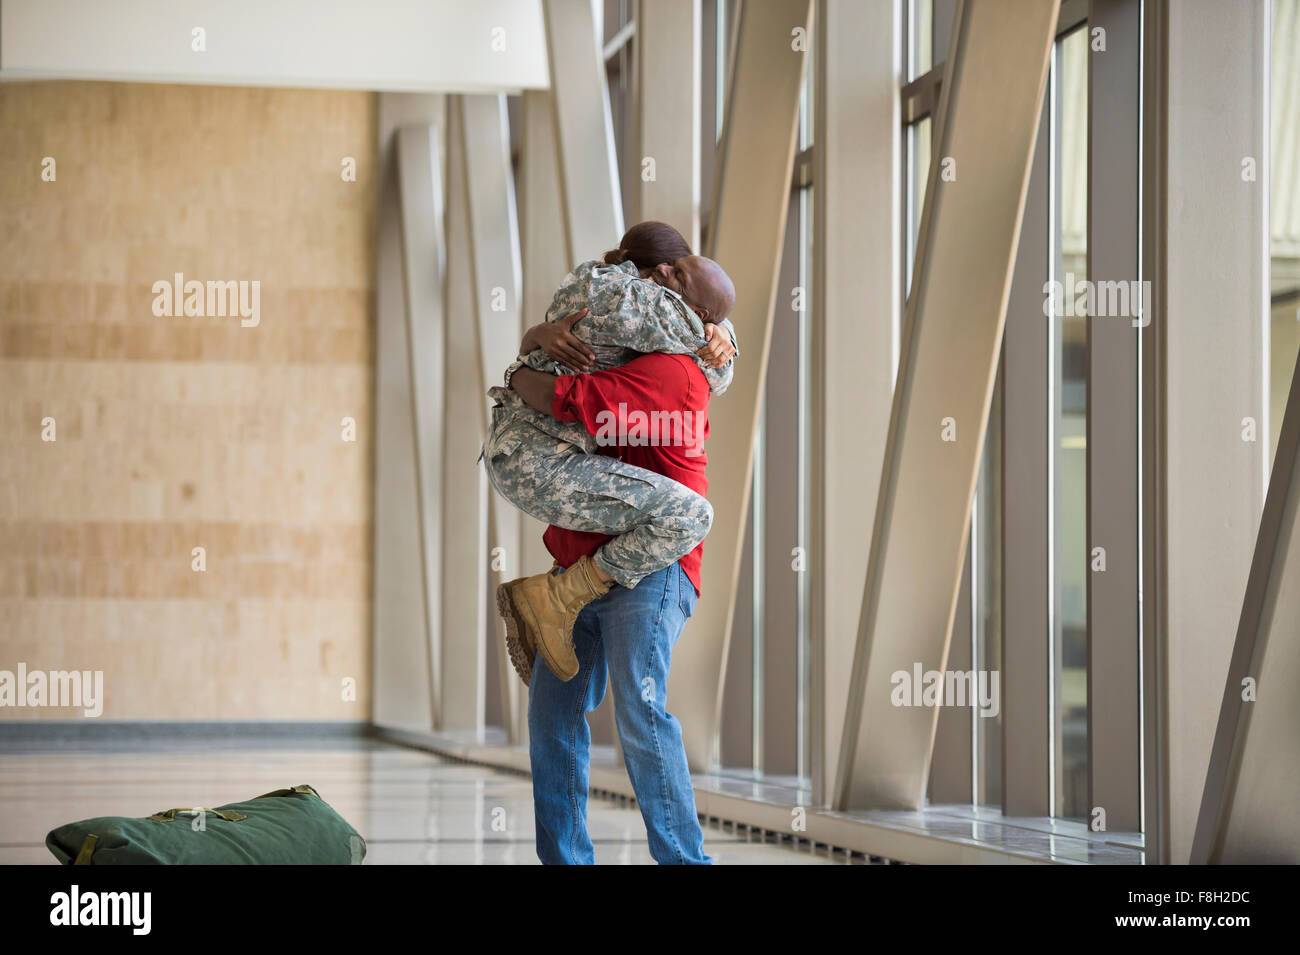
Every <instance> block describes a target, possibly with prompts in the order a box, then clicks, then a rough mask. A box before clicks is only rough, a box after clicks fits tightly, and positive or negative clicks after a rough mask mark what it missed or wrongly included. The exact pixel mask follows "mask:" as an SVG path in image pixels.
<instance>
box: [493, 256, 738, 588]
mask: <svg viewBox="0 0 1300 955" xmlns="http://www.w3.org/2000/svg"><path fill="white" fill-rule="evenodd" d="M706 261H707V260H706ZM711 264H712V263H711ZM714 267H715V268H716V265H715V266H714ZM717 271H718V272H719V273H721V269H720V268H719V269H717ZM721 275H722V277H723V278H724V279H725V273H721ZM726 285H727V287H728V288H729V286H730V281H729V280H726ZM692 304H693V303H692ZM582 309H586V310H587V316H586V317H585V318H583V319H582V320H581V321H580V322H578V324H577V325H575V326H574V328H573V334H574V335H575V336H576V337H577V338H579V339H580V340H581V341H582V342H583V343H585V344H586V345H587V346H588V348H589V349H590V351H591V352H592V354H593V355H595V361H594V362H593V364H592V366H591V367H590V368H589V369H588V370H590V371H600V370H603V369H606V368H613V367H616V366H619V365H623V364H626V363H627V362H628V361H630V360H631V359H633V358H635V357H636V356H637V355H639V354H647V353H650V352H663V353H667V354H678V355H691V356H693V357H694V358H695V360H696V362H697V363H698V364H699V365H700V367H701V370H702V371H703V373H704V376H705V378H706V379H707V380H708V382H709V390H710V392H711V393H712V394H722V393H723V392H724V391H726V389H727V386H728V385H730V384H731V378H732V373H733V371H734V364H735V360H734V357H733V358H732V359H731V360H729V361H728V362H727V363H726V364H725V365H724V366H722V367H721V368H712V367H710V366H709V365H708V364H707V363H706V362H704V361H703V360H701V359H700V358H699V357H698V356H697V355H696V352H697V351H698V350H699V349H700V348H702V347H703V346H704V344H705V340H706V339H705V335H704V325H703V323H702V322H701V320H700V318H699V316H698V315H697V314H696V312H695V311H694V309H693V308H692V305H688V304H687V303H686V302H685V301H684V300H683V298H682V296H681V295H680V294H678V293H677V292H676V291H674V290H673V289H671V288H666V287H665V286H663V285H660V284H658V283H657V282H655V281H652V280H650V279H643V278H642V277H641V276H640V273H639V271H638V269H637V267H636V265H635V264H633V263H632V262H624V263H622V264H619V265H607V264H605V263H604V262H602V261H601V260H592V261H590V262H584V263H583V264H581V265H579V266H578V267H577V268H575V269H574V270H573V271H572V272H570V273H569V274H568V275H567V276H565V278H564V281H563V283H562V284H561V285H560V288H559V290H558V291H557V292H556V293H555V297H554V300H553V301H552V303H551V307H550V308H549V309H548V310H547V313H546V320H547V321H548V322H557V321H559V320H561V319H563V318H564V317H566V316H568V315H571V314H573V313H575V312H579V311H581V310H582ZM719 324H722V325H725V326H726V327H727V330H728V332H729V333H730V335H731V337H732V341H733V343H734V341H735V331H734V328H732V326H731V323H730V322H729V321H727V320H726V319H725V318H723V319H722V320H721V321H720V322H719ZM522 362H523V363H525V364H527V365H528V366H529V367H531V368H534V369H536V370H538V371H542V372H545V373H547V374H552V375H561V374H574V372H573V370H572V369H570V368H568V367H566V366H564V365H562V364H560V363H559V362H557V361H555V360H553V359H551V358H550V357H548V356H547V355H546V353H545V352H544V351H542V350H541V349H540V348H538V349H534V350H533V351H532V352H530V353H529V354H528V355H527V356H526V357H525V358H524V359H522ZM488 395H489V396H490V397H491V398H492V399H493V400H494V402H495V404H494V407H493V408H492V420H491V425H490V429H489V434H488V439H487V441H486V442H485V443H484V446H483V453H482V459H483V460H484V461H485V463H486V466H487V474H488V479H489V480H490V481H491V483H492V486H493V487H495V488H496V489H497V491H499V492H500V493H501V495H502V496H503V497H505V498H506V499H507V500H508V501H510V502H511V503H512V504H514V505H515V506H516V507H518V508H519V509H520V510H522V511H525V512H526V513H528V514H531V515H532V516H533V517H535V518H537V519H538V520H541V521H543V522H545V523H547V524H555V525H557V526H559V527H564V528H567V529H569V530H577V531H589V532H593V533H601V534H612V535H617V536H616V537H615V539H614V540H612V541H609V542H608V543H606V544H605V545H604V546H603V547H602V548H601V549H600V550H599V551H598V552H597V553H596V555H595V557H594V558H592V560H593V562H594V563H595V565H596V567H597V568H599V570H600V571H601V572H602V573H603V575H604V576H605V577H608V578H610V579H612V580H613V581H614V582H615V583H618V584H621V585H622V586H624V587H629V588H631V587H635V586H636V585H637V583H638V582H639V581H640V580H641V579H642V578H643V577H646V576H648V575H649V574H652V573H655V572H656V571H658V570H662V569H663V568H665V567H667V566H669V565H671V564H673V563H674V562H676V561H677V560H679V559H680V558H681V557H683V556H684V555H686V554H688V553H690V552H691V551H692V550H694V549H695V548H696V546H698V545H699V544H700V542H701V541H703V540H704V537H705V535H706V534H708V531H709V527H710V526H711V525H712V522H713V507H712V505H710V504H709V502H708V501H707V500H706V499H705V498H704V497H702V496H701V495H699V494H697V493H695V492H694V491H692V490H691V489H690V488H688V487H686V486H685V485H682V484H679V483H678V482H676V481H674V480H672V479H671V478H667V477H664V476H663V475H662V474H655V473H654V472H653V471H647V470H645V469H644V468H638V467H634V466H632V465H629V464H625V463H623V462H621V461H618V460H616V459H613V458H610V457H608V456H605V455H600V454H597V453H596V452H597V451H598V450H599V447H600V441H599V439H598V438H597V437H595V436H593V435H591V434H589V433H588V432H587V430H586V429H585V428H584V427H583V426H582V424H581V423H580V422H562V421H557V420H556V419H555V418H553V417H551V416H550V415H547V414H543V413H542V412H539V411H536V410H534V409H532V408H529V407H528V406H527V405H526V404H524V402H523V400H522V399H521V398H520V397H519V395H518V394H516V393H515V392H514V391H512V390H510V389H509V388H503V387H496V388H492V389H491V390H489V392H488ZM686 430H687V431H688V432H689V430H690V429H689V427H688V428H687V429H686ZM702 438H703V436H702V435H699V436H697V438H696V440H701V439H702ZM687 441H688V443H689V441H690V438H687ZM688 453H689V452H688Z"/></svg>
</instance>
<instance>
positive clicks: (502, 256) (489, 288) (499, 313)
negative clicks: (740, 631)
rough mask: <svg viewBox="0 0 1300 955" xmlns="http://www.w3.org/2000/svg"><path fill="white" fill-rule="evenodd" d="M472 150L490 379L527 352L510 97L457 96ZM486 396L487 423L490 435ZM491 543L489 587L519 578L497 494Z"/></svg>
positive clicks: (512, 702)
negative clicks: (521, 348)
mask: <svg viewBox="0 0 1300 955" xmlns="http://www.w3.org/2000/svg"><path fill="white" fill-rule="evenodd" d="M457 105H458V108H459V109H460V120H461V129H462V143H463V148H464V150H465V157H464V158H465V172H466V184H467V190H466V196H467V198H468V201H469V233H470V241H469V248H470V261H471V264H472V269H473V276H474V313H475V316H476V318H477V326H478V345H479V356H480V362H481V366H480V367H481V369H482V380H483V381H484V382H486V383H495V382H496V381H498V380H500V378H501V375H502V373H503V372H504V371H505V368H506V366H507V365H509V364H510V362H511V361H512V360H514V357H515V355H517V354H518V353H519V338H520V336H521V334H522V328H521V326H520V310H519V297H520V276H519V269H520V265H519V227H518V222H517V218H516V214H515V192H514V173H513V171H512V169H511V165H510V134H509V127H508V125H507V122H508V120H507V115H506V99H505V96H504V94H484V95H477V96H461V97H458V98H457ZM489 404H490V402H489V401H488V399H487V397H486V395H484V397H483V399H482V402H481V408H482V409H483V410H482V412H481V415H482V417H481V421H482V422H483V427H484V432H483V433H484V434H486V424H487V409H488V406H489ZM488 499H489V509H488V534H489V539H488V546H489V556H490V559H491V568H492V575H491V577H490V578H489V585H490V586H493V587H495V586H496V585H497V584H498V583H501V582H503V581H506V580H510V579H512V578H514V577H517V576H518V568H519V512H518V511H517V510H516V509H515V507H514V505H512V504H510V503H509V502H508V501H506V500H505V499H504V498H502V497H501V496H500V495H499V494H497V493H496V492H495V491H492V492H490V493H489V495H488ZM494 621H495V624H496V628H497V632H498V636H499V640H498V641H497V643H496V645H495V653H494V656H495V659H496V661H497V666H496V671H497V672H496V674H494V677H495V678H496V679H497V680H499V681H500V686H501V700H502V705H503V708H504V709H505V710H506V712H507V726H506V729H507V732H508V733H509V734H510V738H511V740H512V741H517V740H518V739H519V738H520V734H521V733H522V732H524V727H525V723H526V718H525V712H524V710H525V707H526V697H525V696H523V695H522V694H521V692H520V691H521V690H522V689H523V684H522V683H520V682H519V679H518V678H517V677H516V676H515V674H514V671H513V669H512V668H511V666H510V661H509V658H508V656H507V654H506V653H505V652H504V647H505V630H504V624H503V623H502V622H501V620H500V618H497V617H495V615H494Z"/></svg>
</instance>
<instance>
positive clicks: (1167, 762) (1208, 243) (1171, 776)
mask: <svg viewBox="0 0 1300 955" xmlns="http://www.w3.org/2000/svg"><path fill="white" fill-rule="evenodd" d="M1144 9H1145V11H1146V14H1147V15H1148V16H1149V17H1150V19H1149V20H1148V22H1147V24H1146V29H1145V30H1144V33H1145V35H1146V36H1147V37H1149V38H1150V40H1151V43H1152V45H1151V47H1149V48H1148V50H1147V54H1146V56H1145V59H1144V73H1145V74H1146V76H1147V79H1148V81H1149V82H1150V83H1152V84H1153V87H1154V89H1152V88H1149V89H1148V94H1149V95H1147V96H1145V97H1144V102H1145V103H1146V104H1149V109H1150V116H1151V119H1150V122H1148V123H1146V127H1147V129H1148V132H1149V133H1150V135H1152V136H1153V137H1156V140H1157V141H1156V142H1155V143H1150V142H1149V143H1147V144H1146V147H1144V149H1143V156H1144V157H1145V159H1146V160H1147V161H1148V162H1149V163H1150V165H1149V167H1148V169H1147V170H1146V171H1145V172H1146V175H1147V177H1148V179H1147V181H1146V182H1145V183H1144V187H1143V195H1144V198H1146V199H1147V200H1148V201H1149V203H1150V206H1149V207H1148V209H1147V210H1146V213H1145V218H1146V221H1145V223H1144V233H1143V234H1144V236H1146V237H1147V238H1148V239H1149V241H1150V242H1151V243H1152V244H1151V245H1150V246H1148V247H1147V249H1145V250H1144V255H1143V269H1144V271H1146V272H1147V273H1148V275H1149V276H1150V277H1151V279H1152V281H1153V283H1154V287H1153V289H1152V296H1151V297H1152V302H1153V305H1154V308H1153V315H1152V321H1151V325H1150V326H1149V327H1148V328H1147V329H1145V330H1144V332H1143V334H1144V335H1145V336H1147V337H1145V338H1144V339H1143V342H1144V348H1143V359H1144V361H1146V362H1148V364H1146V365H1144V369H1143V381H1144V384H1146V385H1147V386H1148V387H1149V388H1150V389H1151V391H1150V392H1149V393H1148V394H1147V395H1146V396H1145V400H1144V407H1146V408H1149V409H1152V413H1153V415H1154V420H1151V421H1144V425H1143V436H1144V439H1146V440H1147V441H1148V442H1150V444H1149V447H1148V448H1146V449H1145V451H1146V454H1147V457H1146V459H1145V460H1144V467H1143V473H1144V477H1145V478H1146V479H1147V480H1148V481H1149V483H1148V485H1147V487H1146V488H1145V489H1144V495H1145V499H1144V505H1143V513H1144V517H1148V518H1149V520H1151V521H1152V522H1153V525H1152V526H1151V527H1150V528H1149V529H1148V535H1147V539H1148V541H1149V542H1150V547H1149V549H1148V551H1147V553H1149V555H1150V556H1151V559H1152V560H1153V562H1154V563H1153V564H1152V565H1151V566H1150V567H1148V568H1147V570H1148V577H1147V581H1146V584H1145V586H1144V591H1143V599H1144V609H1145V610H1147V611H1149V613H1150V616H1149V617H1147V618H1146V625H1145V628H1144V632H1145V635H1146V640H1145V645H1146V646H1147V647H1149V648H1150V650H1151V653H1152V655H1153V656H1152V658H1150V659H1148V660H1147V661H1146V665H1144V668H1143V674H1144V677H1145V678H1146V679H1147V680H1148V683H1147V687H1146V691H1145V693H1144V701H1145V702H1146V704H1147V707H1148V711H1147V714H1146V723H1147V726H1149V727H1151V728H1152V731H1153V732H1152V735H1151V736H1149V737H1148V745H1147V748H1146V752H1145V764H1146V765H1147V766H1148V767H1151V769H1152V770H1153V772H1155V773H1157V774H1160V775H1159V776H1158V778H1156V779H1150V778H1148V780H1147V799H1148V805H1147V807H1146V810H1147V811H1146V818H1147V835H1148V838H1149V839H1150V840H1151V842H1150V843H1149V845H1153V846H1154V847H1155V848H1154V850H1152V849H1148V852H1149V854H1150V855H1151V857H1152V858H1154V859H1155V860H1156V861H1160V862H1171V863H1175V864H1177V863H1183V862H1186V861H1187V860H1188V858H1189V857H1190V853H1191V849H1192V839H1193V833H1194V830H1195V825H1196V817H1197V812H1198V810H1199V807H1200V805H1201V801H1202V796H1203V793H1204V786H1205V772H1206V767H1207V766H1208V765H1209V761H1210V752H1211V745H1212V742H1213V739H1214V733H1215V727H1216V722H1217V719H1218V715H1219V705H1218V704H1219V701H1220V699H1221V698H1222V691H1223V686H1224V683H1225V679H1226V677H1227V674H1228V663H1229V659H1230V657H1231V654H1232V635H1233V633H1234V632H1236V630H1237V628H1238V625H1239V623H1240V615H1241V608H1242V599H1243V595H1244V594H1245V592H1246V581H1247V577H1248V574H1249V570H1250V563H1251V554H1252V553H1253V551H1254V548H1255V542H1256V530H1257V528H1258V527H1259V518H1260V513H1261V510H1262V507H1263V498H1264V483H1265V476H1266V473H1267V472H1266V470H1265V462H1266V459H1267V455H1268V435H1269V428H1268V399H1267V394H1266V384H1267V375H1266V365H1265V355H1266V346H1267V341H1268V338H1267V334H1268V333H1267V329H1268V321H1269V295H1268V268H1269V248H1268V241H1269V230H1268V182H1269V177H1268V155H1269V139H1268V111H1267V104H1268V82H1269V77H1268V62H1269V28H1268V21H1269V5H1268V4H1266V3H1246V2H1234V3H1215V2H1211V0H1187V2H1181V0H1180V2H1177V3H1167V2H1163V0H1152V2H1149V3H1148V4H1146V6H1145V7H1144ZM1145 108H1147V107H1145V106H1144V109H1145ZM1147 147H1150V148H1147ZM1206 263H1213V272H1212V276H1210V277H1207V272H1206V268H1207V266H1206ZM1148 343H1149V344H1150V346H1151V347H1149V348H1147V347H1145V346H1146V345H1147V344H1148ZM1248 419H1249V420H1248ZM1207 462H1212V464H1213V466H1208V465H1207Z"/></svg>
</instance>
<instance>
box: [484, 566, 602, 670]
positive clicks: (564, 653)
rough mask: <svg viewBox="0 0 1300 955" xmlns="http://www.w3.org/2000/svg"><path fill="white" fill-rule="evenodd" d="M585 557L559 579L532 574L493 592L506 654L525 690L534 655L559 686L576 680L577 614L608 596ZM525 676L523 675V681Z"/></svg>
mask: <svg viewBox="0 0 1300 955" xmlns="http://www.w3.org/2000/svg"><path fill="white" fill-rule="evenodd" d="M610 586H611V585H610V584H607V583H602V582H601V580H600V576H599V575H598V574H597V573H596V567H595V565H594V564H592V562H591V558H590V557H583V558H582V559H581V560H579V561H578V562H577V563H575V564H574V565H573V566H572V567H570V568H569V569H568V570H567V571H565V572H564V573H562V574H552V573H545V574H535V575H534V576H532V577H521V578H520V579H518V580H512V581H510V582H509V583H504V584H502V585H501V586H500V587H498V588H497V610H498V611H499V612H500V613H501V616H502V617H503V618H505V622H506V648H507V649H508V650H509V652H510V662H511V663H512V664H513V665H514V668H515V672H516V673H518V674H519V676H520V678H521V679H523V681H524V684H525V685H527V683H528V681H529V680H530V679H531V677H532V662H533V659H534V657H535V656H536V654H537V653H538V652H540V653H541V654H542V659H543V660H545V661H546V665H547V666H549V667H550V668H551V672H552V673H554V674H555V675H556V676H557V677H559V678H560V679H561V680H566V681H567V680H572V679H573V678H574V677H575V676H577V675H578V657H577V654H575V653H574V652H573V624H574V622H575V621H576V620H577V619H578V614H579V612H581V610H582V608H583V607H585V606H587V604H589V603H591V602H592V601H593V600H595V599H597V598H598V597H603V596H605V594H606V593H608V592H609V588H610ZM525 674H527V675H525Z"/></svg>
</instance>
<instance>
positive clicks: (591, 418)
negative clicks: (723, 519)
mask: <svg viewBox="0 0 1300 955" xmlns="http://www.w3.org/2000/svg"><path fill="white" fill-rule="evenodd" d="M551 413H552V414H554V415H555V417H556V418H558V419H559V420H560V421H581V422H582V424H583V426H584V427H585V428H586V429H587V431H588V432H590V433H591V434H593V435H596V437H597V438H598V439H601V440H602V441H609V442H611V443H610V444H607V445H605V446H603V447H602V448H601V451H600V453H601V454H607V455H609V456H610V457H616V458H618V459H619V460H620V461H626V462H627V463H628V464H632V465H635V466H636V467H639V468H645V469H646V470H647V471H654V472H656V473H657V474H662V475H664V476H665V477H670V478H672V479H673V480H674V481H677V482H679V483H681V484H685V485H686V486H687V487H689V488H690V489H691V490H692V491H695V492H697V493H698V494H701V495H703V494H704V493H705V492H707V491H708V489H709V482H708V479H707V478H706V477H705V476H704V467H705V465H706V464H707V463H708V459H707V458H706V457H705V454H704V441H705V440H706V439H707V438H708V436H709V383H708V381H707V380H706V379H705V377H704V373H703V372H702V371H700V367H699V365H697V364H695V361H694V359H693V358H691V357H690V356H688V355H663V354H659V353H655V354H651V355H642V356H641V357H640V358H634V359H633V360H632V361H630V362H628V363H627V364H626V365H621V366H619V367H618V368H610V369H608V370H607V371H596V372H592V373H590V374H586V375H557V376H556V378H555V397H554V398H553V399H552V402H551ZM610 539H611V538H610V536H609V535H608V534H591V533H587V532H584V531H570V530H565V529H564V528H562V527H556V526H555V525H554V524H552V525H551V526H550V527H548V528H547V529H546V533H545V534H544V535H543V536H542V541H543V542H544V543H545V544H546V549H547V550H548V551H550V552H551V556H552V557H554V558H555V559H556V560H557V561H558V562H559V564H560V566H561V567H568V566H570V565H571V564H573V563H574V562H575V561H577V560H578V559H580V558H581V557H583V556H584V555H591V554H594V553H595V552H596V551H597V549H598V548H599V547H600V546H601V545H602V544H604V543H605V541H607V540H610ZM703 554H704V545H703V544H701V545H699V546H698V547H696V548H695V549H694V550H693V551H691V552H690V553H689V554H687V555H686V556H685V557H683V558H682V559H681V560H679V561H678V563H679V564H681V565H682V570H683V571H685V572H686V576H687V577H689V578H690V580H691V583H692V584H694V585H695V592H696V594H698V593H699V592H700V560H701V558H702V557H703Z"/></svg>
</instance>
